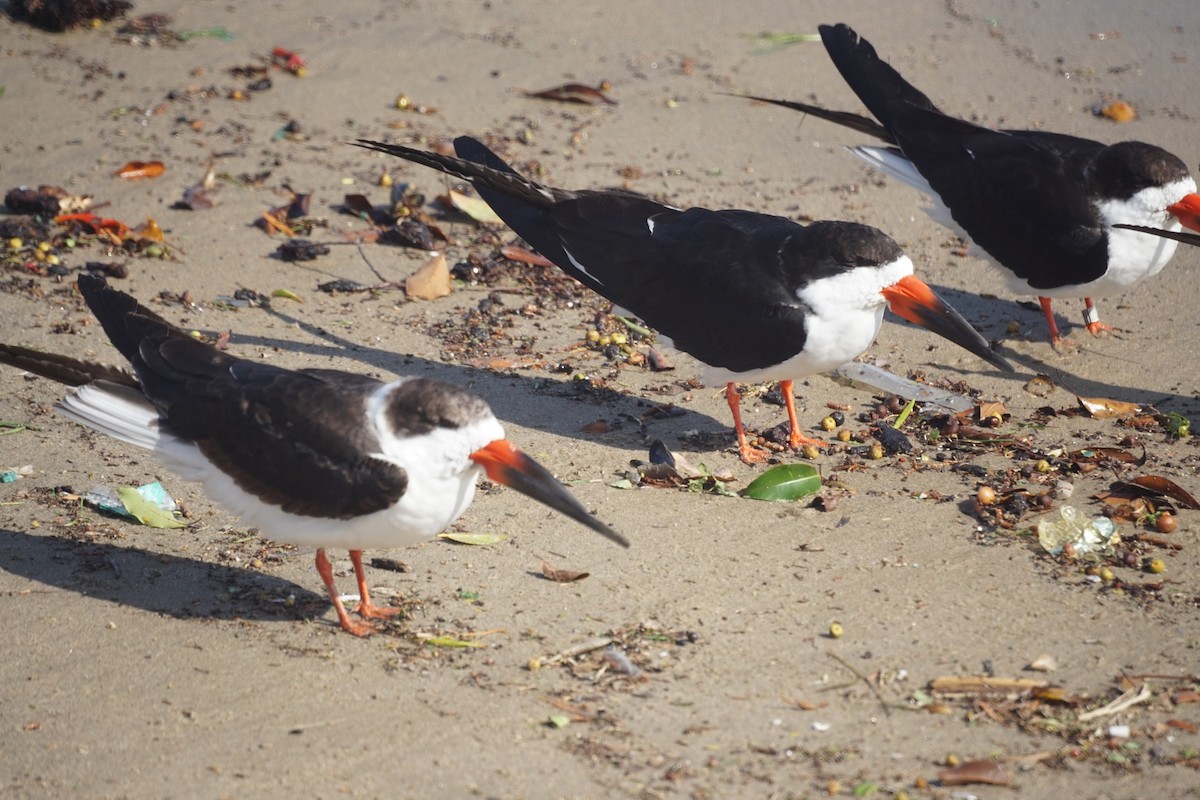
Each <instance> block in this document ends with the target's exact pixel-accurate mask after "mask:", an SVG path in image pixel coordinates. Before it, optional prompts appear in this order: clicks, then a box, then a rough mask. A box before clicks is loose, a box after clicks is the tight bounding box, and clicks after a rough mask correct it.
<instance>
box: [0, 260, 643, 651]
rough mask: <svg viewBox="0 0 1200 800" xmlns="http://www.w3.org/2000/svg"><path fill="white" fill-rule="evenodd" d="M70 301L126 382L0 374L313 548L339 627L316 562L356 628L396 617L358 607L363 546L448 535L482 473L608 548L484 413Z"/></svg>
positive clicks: (249, 518)
mask: <svg viewBox="0 0 1200 800" xmlns="http://www.w3.org/2000/svg"><path fill="white" fill-rule="evenodd" d="M79 290H80V292H81V293H82V294H83V297H84V299H85V300H86V301H87V304H88V306H89V307H90V308H91V309H92V312H93V313H94V314H95V315H96V317H97V319H99V320H100V324H101V325H102V326H103V327H104V332H105V333H106V334H107V335H108V337H109V339H111V340H112V343H113V345H114V346H115V347H116V348H117V350H119V351H120V352H121V354H122V355H123V356H125V358H127V359H128V360H129V362H130V364H131V365H132V367H133V375H132V376H131V375H129V374H128V373H125V372H122V371H120V370H117V369H113V368H112V367H105V366H102V365H98V364H92V363H88V362H83V361H78V360H76V359H73V358H68V357H66V356H60V355H54V354H51V353H41V352H38V351H35V350H29V349H27V348H22V347H13V346H10V345H0V362H3V363H6V364H10V365H12V366H16V367H20V368H21V369H25V370H28V371H30V372H35V373H37V374H39V375H42V376H44V377H48V378H51V379H53V380H57V381H59V382H60V383H65V384H67V385H70V386H75V387H77V388H76V389H74V390H73V391H72V392H70V393H69V394H68V395H67V396H66V397H64V398H63V400H62V401H61V403H60V404H59V410H60V411H61V412H62V413H63V414H65V415H66V416H68V417H70V418H71V419H74V420H76V421H78V422H80V423H82V424H84V425H87V426H88V427H91V428H95V429H96V430H98V431H100V432H102V433H105V434H108V435H109V436H112V437H114V438H117V439H120V440H121V441H123V442H127V443H129V444H132V445H136V446H138V447H142V448H145V449H146V450H151V451H153V452H154V453H155V454H156V455H158V456H159V458H160V459H161V460H162V462H163V464H164V465H165V466H167V467H168V468H170V469H171V470H173V471H174V472H176V473H177V474H179V475H180V476H181V477H183V478H184V479H185V480H192V481H199V482H201V483H203V484H204V489H205V492H206V493H207V494H208V496H209V497H211V498H212V499H213V500H215V501H216V502H218V503H220V504H222V505H223V506H225V507H226V508H228V509H229V510H231V511H234V512H236V513H238V514H239V515H241V518H242V520H243V521H244V522H245V523H246V524H247V525H251V526H255V527H258V528H259V529H261V530H262V531H263V533H264V534H266V535H267V536H269V537H271V538H273V539H278V540H280V541H284V542H291V543H293V544H299V545H306V546H315V547H316V548H317V556H316V561H317V571H318V572H319V573H320V575H321V580H322V581H323V582H324V583H325V588H326V589H328V591H329V597H330V600H332V601H333V607H334V609H335V610H336V611H337V615H338V621H339V622H340V623H341V626H342V628H344V629H345V630H347V631H349V632H350V633H353V634H355V635H358V636H365V635H368V634H370V633H371V632H373V630H374V628H373V627H372V626H371V624H370V623H369V622H367V623H362V622H355V621H354V620H352V619H351V618H350V616H349V614H347V613H346V609H345V607H344V606H343V605H342V602H341V599H340V597H339V595H338V592H337V588H336V586H335V585H334V582H333V570H332V567H331V566H330V563H329V558H328V557H327V556H326V555H325V548H326V547H344V548H346V549H348V550H349V551H350V560H351V561H352V562H353V564H354V572H355V576H356V577H357V579H358V591H359V608H358V613H359V615H360V616H362V617H363V618H365V619H367V620H370V619H379V618H383V617H387V616H391V615H392V614H394V613H395V612H396V609H389V608H380V607H378V606H375V605H373V604H372V603H371V597H370V594H369V592H368V591H367V583H366V577H365V575H364V573H363V566H362V550H363V548H366V547H400V546H404V545H409V544H414V543H416V542H419V541H422V540H424V539H428V538H430V537H432V536H434V535H436V534H437V533H438V532H440V531H442V530H444V529H445V528H446V527H447V526H449V525H450V523H452V522H454V520H456V519H457V518H458V516H459V515H460V514H462V513H463V511H465V510H466V508H467V506H468V505H470V503H471V499H472V498H473V497H474V494H475V482H476V480H477V479H478V478H479V477H480V476H481V475H484V474H486V475H487V477H488V478H490V479H491V480H493V481H496V482H497V483H502V484H504V485H506V486H510V487H512V488H514V489H516V490H517V491H519V492H521V493H523V494H526V495H528V496H530V497H532V498H533V499H535V500H538V501H539V502H542V503H545V504H546V505H548V506H549V507H551V508H553V509H554V510H556V511H559V512H561V513H563V514H566V515H567V516H568V517H571V518H572V519H574V520H576V521H578V522H580V523H582V524H583V525H586V526H587V527H589V528H591V529H592V530H594V531H597V532H598V533H600V534H603V535H604V536H606V537H608V538H609V539H611V540H613V541H614V542H617V543H618V544H621V545H623V546H626V547H628V545H629V543H628V542H627V541H626V540H625V538H624V537H623V536H621V535H620V534H619V533H616V532H615V531H613V530H611V529H610V528H609V527H608V526H606V525H604V524H603V523H601V522H599V521H598V520H596V519H595V518H594V517H593V516H592V515H591V514H589V513H588V512H587V511H586V510H585V509H584V507H583V506H582V505H581V504H580V503H579V501H578V500H576V499H575V498H574V497H572V496H571V494H570V493H569V492H568V491H567V490H566V488H564V487H563V485H562V484H561V483H559V482H558V481H557V480H556V479H555V478H554V477H553V476H552V475H551V474H550V473H549V472H548V471H546V469H545V468H543V467H542V466H541V465H539V464H538V463H537V462H536V461H534V460H533V459H532V458H530V457H529V456H527V455H525V454H524V453H522V452H521V451H520V450H518V449H517V448H516V447H514V446H513V445H512V444H511V443H510V442H509V441H508V440H507V439H505V438H504V431H503V430H502V429H501V427H500V423H499V422H498V421H497V420H496V418H495V417H494V416H493V415H492V411H491V409H490V408H488V405H487V403H485V402H484V401H483V400H482V399H481V398H479V397H477V396H476V395H474V394H471V393H470V392H467V391H466V390H464V389H460V388H458V387H456V386H452V385H449V384H445V383H440V382H438V381H433V380H429V379H427V378H400V379H399V380H396V381H393V382H391V383H386V384H385V383H382V382H381V381H377V380H375V379H374V378H369V377H366V376H364V375H356V374H354V373H350V372H341V371H338V370H329V369H304V370H287V369H282V368H280V367H275V366H271V365H269V364H263V363H260V362H257V361H248V360H245V359H241V358H237V357H235V356H232V355H229V354H227V353H223V352H221V351H220V350H217V349H216V348H215V347H213V346H211V345H209V344H206V343H204V342H201V341H199V340H197V339H194V338H192V337H191V336H189V335H187V334H186V333H184V332H183V331H181V330H179V329H178V328H176V327H175V326H173V325H171V324H170V323H169V322H167V321H166V320H164V319H162V318H161V317H159V316H158V315H157V314H155V313H154V312H152V311H150V310H149V309H147V308H144V307H143V306H141V305H139V304H138V303H137V301H136V300H134V299H133V298H132V297H130V296H129V295H127V294H124V293H122V292H118V291H116V290H115V289H111V288H109V287H108V286H107V285H106V284H105V282H104V280H103V279H101V278H96V277H92V276H89V275H81V276H80V277H79Z"/></svg>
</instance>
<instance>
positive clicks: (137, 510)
mask: <svg viewBox="0 0 1200 800" xmlns="http://www.w3.org/2000/svg"><path fill="white" fill-rule="evenodd" d="M117 497H119V498H121V502H122V503H124V504H125V510H126V511H128V512H129V513H130V515H131V516H132V517H133V518H134V519H136V520H137V521H138V522H140V523H142V524H143V525H149V526H150V527H151V528H186V527H187V526H186V525H184V524H183V523H182V522H180V521H179V520H177V519H175V517H173V516H172V515H171V514H170V513H169V512H166V511H163V510H162V509H161V508H159V507H158V506H156V505H154V503H151V502H150V501H149V500H147V499H146V498H145V497H143V496H142V495H141V493H140V492H138V490H137V489H135V488H133V487H132V486H118V487H117Z"/></svg>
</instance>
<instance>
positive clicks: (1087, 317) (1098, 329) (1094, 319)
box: [1083, 297, 1116, 336]
mask: <svg viewBox="0 0 1200 800" xmlns="http://www.w3.org/2000/svg"><path fill="white" fill-rule="evenodd" d="M1083 323H1084V325H1085V326H1086V327H1087V329H1088V333H1090V334H1091V335H1092V336H1099V335H1100V334H1102V333H1108V332H1111V331H1115V330H1116V328H1114V327H1113V326H1112V325H1107V324H1105V323H1103V322H1101V321H1100V312H1099V311H1097V310H1096V304H1095V303H1093V302H1092V298H1090V297H1085V298H1083Z"/></svg>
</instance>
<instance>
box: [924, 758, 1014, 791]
mask: <svg viewBox="0 0 1200 800" xmlns="http://www.w3.org/2000/svg"><path fill="white" fill-rule="evenodd" d="M938 780H939V781H941V782H942V785H943V786H962V785H964V784H968V783H987V784H991V785H992V786H1008V785H1009V784H1010V783H1011V782H1012V778H1011V777H1010V776H1009V774H1008V770H1006V769H1005V768H1004V767H1002V766H1001V765H999V764H997V763H996V762H995V761H967V762H965V763H963V764H959V765H958V766H957V767H949V768H947V769H944V770H942V771H940V772H939V773H938Z"/></svg>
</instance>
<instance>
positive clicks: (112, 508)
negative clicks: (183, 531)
mask: <svg viewBox="0 0 1200 800" xmlns="http://www.w3.org/2000/svg"><path fill="white" fill-rule="evenodd" d="M137 493H138V494H140V495H141V496H142V497H144V498H146V500H147V501H148V502H149V503H151V504H153V505H154V506H156V507H157V508H159V509H161V510H162V511H165V512H166V513H168V514H172V513H174V512H175V511H177V510H178V509H179V506H178V505H177V504H176V503H175V498H173V497H171V495H169V494H167V490H166V489H164V488H163V485H162V484H161V483H159V482H158V481H154V482H153V483H147V484H145V485H143V486H139V487H137ZM83 500H84V502H85V503H88V504H90V505H93V506H95V507H96V508H99V509H100V510H102V511H107V512H109V513H110V514H116V515H117V516H119V517H127V518H129V519H134V518H135V517H134V516H133V514H130V513H129V509H127V508H125V504H124V503H122V502H121V498H120V497H118V496H117V490H116V489H115V488H113V487H111V486H102V485H100V484H96V485H95V486H93V487H92V488H91V489H90V490H89V491H88V492H87V494H85V495H84V496H83Z"/></svg>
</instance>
